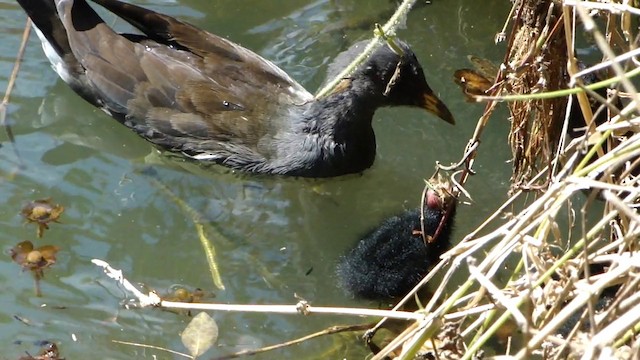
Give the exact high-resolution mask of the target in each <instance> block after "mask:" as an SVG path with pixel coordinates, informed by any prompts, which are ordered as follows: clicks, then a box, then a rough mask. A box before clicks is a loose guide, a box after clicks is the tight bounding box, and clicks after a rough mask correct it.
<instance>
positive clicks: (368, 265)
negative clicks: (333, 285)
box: [336, 190, 455, 301]
mask: <svg viewBox="0 0 640 360" xmlns="http://www.w3.org/2000/svg"><path fill="white" fill-rule="evenodd" d="M451 207H452V208H451V211H450V212H449V214H447V218H446V219H445V221H444V223H443V224H442V225H441V228H440V231H439V233H438V235H437V236H436V237H435V238H434V239H432V241H431V242H429V241H428V242H427V243H426V244H425V240H424V237H423V236H422V233H421V229H422V227H421V226H420V225H421V224H420V209H415V210H410V211H406V212H405V213H403V214H401V215H398V216H393V217H391V218H388V219H386V220H385V221H383V222H382V224H381V225H380V226H379V227H378V228H376V229H375V230H373V231H372V232H370V233H369V234H367V235H366V236H365V237H363V238H362V240H360V242H358V244H357V245H356V247H355V248H353V249H351V251H350V252H349V253H348V254H347V255H345V256H344V257H343V258H342V259H341V260H340V262H339V263H338V266H337V270H336V273H337V276H338V283H339V286H340V287H342V288H343V289H344V290H345V291H346V292H348V293H350V294H352V295H353V296H355V297H358V298H363V299H370V300H380V301H384V300H390V299H395V298H398V297H401V296H404V295H406V294H407V293H408V292H409V291H410V290H411V289H412V288H413V287H414V286H416V285H417V284H418V282H420V280H421V279H422V278H423V277H424V276H425V275H426V274H427V272H428V271H429V270H430V269H431V267H433V265H435V264H436V263H437V262H438V260H439V258H440V255H442V254H443V253H444V252H445V251H446V250H447V249H448V248H449V246H450V242H449V237H450V235H451V228H452V226H453V218H454V215H455V201H453V202H452V204H451ZM445 212H446V205H445V202H444V201H442V199H441V198H440V197H439V196H438V195H437V194H436V192H434V191H433V190H428V191H427V196H426V199H425V206H424V231H425V235H427V236H426V238H429V237H433V236H434V235H435V233H436V230H437V229H438V226H440V222H441V220H442V218H443V216H445Z"/></svg>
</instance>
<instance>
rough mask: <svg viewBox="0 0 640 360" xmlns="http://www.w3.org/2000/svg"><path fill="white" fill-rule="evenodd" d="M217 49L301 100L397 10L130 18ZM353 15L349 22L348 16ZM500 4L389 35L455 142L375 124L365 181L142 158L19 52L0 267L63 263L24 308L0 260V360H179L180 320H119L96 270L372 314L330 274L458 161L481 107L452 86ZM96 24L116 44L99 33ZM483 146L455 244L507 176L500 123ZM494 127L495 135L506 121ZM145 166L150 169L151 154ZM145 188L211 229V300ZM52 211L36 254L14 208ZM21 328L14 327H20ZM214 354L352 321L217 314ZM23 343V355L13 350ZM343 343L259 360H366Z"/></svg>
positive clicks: (492, 28) (256, 7) (37, 52)
mask: <svg viewBox="0 0 640 360" xmlns="http://www.w3.org/2000/svg"><path fill="white" fill-rule="evenodd" d="M136 3H139V4H142V5H145V6H149V7H152V8H154V9H156V10H159V11H161V12H165V13H168V14H171V15H173V16H178V17H180V18H181V19H184V20H187V21H189V22H191V23H194V24H195V25H198V26H201V27H203V28H206V29H207V30H209V31H211V32H214V33H216V34H219V35H222V36H225V37H228V38H229V39H231V40H232V41H235V42H238V43H240V44H242V45H244V46H245V47H248V48H250V49H252V50H254V51H256V52H257V53H259V54H261V55H263V56H265V57H266V58H269V59H271V60H273V61H274V62H275V63H276V64H278V65H279V66H280V67H282V68H283V69H284V70H285V71H287V72H288V73H289V74H291V75H292V76H293V77H294V78H296V79H297V80H298V81H299V82H301V83H302V84H303V85H305V86H306V87H307V88H308V89H310V90H311V91H312V92H314V91H315V90H316V89H317V87H318V86H319V84H320V83H321V82H322V80H323V78H324V71H325V68H326V66H327V65H328V64H329V63H330V61H331V59H332V58H333V57H334V56H335V55H337V53H338V52H340V51H342V50H344V49H346V48H347V47H348V46H349V45H350V44H351V43H353V42H355V41H357V40H361V39H364V38H366V37H368V36H370V34H371V32H370V29H371V27H372V24H373V23H375V22H384V21H386V19H387V17H388V16H389V14H390V13H391V12H392V11H393V9H394V2H392V1H386V0H377V1H369V2H367V4H366V5H362V4H358V3H362V2H359V1H355V0H351V1H302V0H297V1H286V2H277V5H274V4H276V2H268V1H262V0H261V1H255V0H253V1H248V0H247V1H211V0H180V1H137V2H136ZM357 4H358V5H357ZM509 5H510V4H509V2H508V1H504V0H494V1H487V0H485V1H472V0H466V1H465V0H449V1H441V0H436V1H433V2H432V4H431V5H428V6H421V7H419V8H416V9H415V10H414V11H413V12H412V13H411V14H410V15H409V18H408V19H407V26H406V29H404V30H402V31H400V36H401V37H402V38H403V39H404V40H406V41H407V42H409V43H410V44H411V45H412V46H413V49H414V51H415V52H416V54H417V56H418V58H419V59H420V61H421V62H422V64H423V66H424V68H425V70H426V73H427V78H428V80H429V82H430V84H431V86H432V88H433V89H434V90H435V91H436V92H437V93H438V94H439V96H440V97H441V98H442V99H443V100H444V101H445V102H446V103H447V104H448V106H449V108H450V109H451V111H452V112H453V114H454V116H455V117H456V120H457V125H456V126H455V127H452V126H449V125H447V124H445V123H444V122H441V121H439V120H437V119H436V118H434V117H433V116H430V115H427V114H426V113H423V112H421V111H418V110H409V109H398V108H396V109H385V110H383V111H379V112H378V114H377V116H376V118H375V119H374V127H375V130H376V133H377V138H378V156H377V159H376V162H375V164H374V166H373V167H372V168H371V169H369V170H368V171H366V172H365V173H364V174H362V175H361V176H360V175H358V176H346V177H342V178H336V179H328V180H315V181H314V180H300V179H283V178H269V177H252V176H246V175H238V174H233V173H230V172H229V171H227V170H225V169H222V168H216V169H212V170H211V171H208V172H206V173H205V172H202V171H194V169H185V168H184V167H183V166H181V165H182V164H180V163H178V162H176V161H171V160H166V159H162V158H158V157H157V156H153V149H152V147H151V146H150V145H149V144H148V143H147V142H145V141H144V140H142V139H140V138H138V137H137V136H136V135H135V134H133V133H132V132H130V131H129V130H127V129H126V128H124V127H123V126H121V125H119V124H118V123H116V122H115V121H114V120H112V119H110V118H109V117H107V116H106V115H104V114H103V113H102V112H100V111H98V110H96V109H94V108H92V107H91V106H90V105H88V104H86V103H84V101H83V100H81V99H80V98H79V97H78V96H76V95H75V94H74V93H73V92H72V91H71V90H69V89H68V88H67V86H66V85H65V84H64V83H63V82H62V81H61V80H59V79H58V78H57V76H56V75H55V73H54V72H53V71H52V70H51V69H50V67H49V65H48V63H47V60H46V59H45V57H44V55H43V53H42V50H41V48H40V45H39V42H38V40H37V39H36V37H35V36H32V38H31V40H30V42H29V46H28V49H27V53H26V58H25V62H24V64H23V67H22V71H21V73H20V75H19V77H18V79H17V86H16V88H15V90H14V92H13V95H12V101H11V104H10V105H9V108H8V113H7V119H8V122H9V123H10V124H11V125H12V129H13V132H14V134H15V137H16V144H15V149H17V152H18V155H16V153H15V151H14V147H13V146H12V145H11V144H10V143H9V142H8V141H7V137H6V135H4V134H3V135H0V139H1V140H2V147H0V197H2V198H3V199H4V205H3V206H2V207H0V224H1V226H2V229H3V231H2V233H3V236H2V244H3V250H5V253H6V252H7V250H8V249H10V248H11V247H12V246H13V245H14V244H15V243H17V242H19V241H22V240H27V239H28V240H32V241H34V242H36V243H37V244H45V243H47V244H56V245H58V246H60V247H61V248H62V249H61V251H60V253H59V255H58V262H57V264H55V266H54V267H53V268H52V269H50V270H49V271H48V272H47V273H46V277H45V279H44V281H43V283H42V291H43V293H44V296H43V297H41V298H37V297H35V296H34V291H33V281H32V279H31V276H30V274H29V273H26V272H21V271H20V268H19V267H18V266H17V265H16V264H14V263H12V261H11V258H10V257H9V256H8V255H4V256H3V257H0V284H1V287H2V289H3V291H2V292H1V293H0V303H2V304H3V305H2V310H0V324H1V325H2V326H1V327H0V329H1V330H0V348H2V349H3V352H2V353H3V356H4V358H17V357H18V356H19V355H23V354H24V351H30V352H31V353H35V352H36V350H37V346H35V345H33V342H34V341H38V340H44V339H48V340H53V341H56V342H57V343H59V345H60V350H61V353H62V355H63V356H65V357H66V358H67V359H81V358H89V357H97V358H102V359H132V358H149V359H152V358H154V356H156V357H157V358H172V355H169V354H167V353H165V352H162V351H158V350H151V349H142V348H137V347H132V346H128V345H120V344H115V343H113V342H112V340H120V341H131V342H136V343H144V344H150V345H154V346H160V347H166V348H170V349H174V350H177V351H185V349H184V347H183V346H182V344H181V342H180V338H179V334H180V332H181V331H182V329H183V328H184V327H185V325H186V324H187V322H188V321H189V318H186V317H182V316H178V315H175V314H173V313H169V312H161V311H155V310H125V309H123V308H122V306H121V303H122V301H123V300H124V299H126V298H127V296H128V295H127V294H126V293H125V292H124V291H123V290H121V289H120V288H119V287H118V286H116V285H115V284H114V283H113V282H112V281H111V280H109V279H107V278H106V277H105V276H103V275H102V273H101V271H100V270H99V269H97V268H96V267H95V266H93V265H92V264H91V263H90V259H92V258H101V259H104V260H106V261H108V262H110V263H111V264H112V265H113V266H114V267H117V268H121V269H122V270H124V272H125V273H126V275H127V276H128V277H129V278H130V279H131V280H133V281H137V282H141V283H145V284H147V285H148V286H151V287H153V288H156V289H164V288H167V287H169V286H171V285H172V284H186V285H191V286H198V287H201V288H203V289H206V290H207V291H211V292H214V293H215V294H216V298H215V301H219V302H224V303H239V304H294V303H295V302H296V298H295V297H294V294H297V295H299V296H301V297H303V298H305V299H307V300H308V301H310V302H311V303H312V304H313V305H328V306H329V305H330V306H355V305H361V306H375V304H371V303H366V302H361V301H357V300H354V299H350V298H349V297H348V296H346V295H345V294H343V293H342V292H341V291H340V290H339V289H337V288H336V287H335V285H334V283H335V278H334V266H335V263H336V261H337V259H338V257H339V256H340V255H341V254H343V253H344V252H345V251H346V250H347V249H348V248H349V247H350V246H352V245H353V244H354V243H355V242H356V241H357V240H358V237H359V236H360V235H362V234H363V233H364V232H366V231H367V230H368V229H370V228H371V227H373V226H375V225H376V224H377V223H378V222H379V221H380V220H381V219H382V218H384V217H386V216H389V215H391V214H394V213H396V212H399V211H401V210H403V209H407V208H411V207H414V206H416V205H417V204H418V202H419V196H420V192H421V191H422V187H423V180H422V179H423V178H427V177H429V176H430V175H431V174H432V173H433V169H434V163H435V161H436V160H439V161H441V162H443V163H450V162H454V161H457V160H458V159H459V158H460V156H461V154H462V151H463V148H464V146H465V144H466V142H467V140H468V139H469V137H470V136H471V134H472V132H473V128H474V127H475V122H476V119H477V118H478V116H479V114H480V112H481V111H482V105H475V104H469V103H465V102H464V99H463V97H462V95H461V93H460V91H459V90H458V89H457V87H456V86H455V84H454V83H453V81H452V74H453V72H454V71H455V70H456V69H458V68H461V67H467V66H468V64H467V60H466V55H467V54H476V55H479V56H483V57H487V58H490V59H494V60H497V59H499V58H500V54H501V53H502V52H503V50H504V49H503V46H504V45H498V46H494V45H492V43H493V42H492V39H493V36H494V34H495V33H496V32H497V31H499V30H500V27H501V26H502V22H503V20H504V18H505V16H506V13H507V11H508V6H509ZM0 9H1V10H0V20H1V21H0V28H1V30H2V33H3V34H4V35H3V41H2V43H1V44H0V47H1V50H2V56H1V57H0V86H1V87H2V88H5V86H6V83H7V81H8V77H9V74H10V71H11V67H12V65H13V62H14V58H15V53H16V51H17V48H18V45H19V42H20V35H21V32H22V28H23V26H24V15H23V12H22V10H21V9H20V8H19V7H18V5H17V3H14V2H13V1H9V0H0ZM107 19H108V22H114V21H115V23H116V25H117V26H121V27H124V26H123V25H124V24H122V22H121V21H116V20H115V19H114V18H113V17H112V16H107ZM494 119H495V120H494V122H493V123H492V124H490V125H489V128H488V130H487V133H485V136H484V137H483V142H482V144H481V149H484V151H483V150H481V151H480V155H479V158H478V161H477V164H476V170H478V172H479V175H477V176H475V177H473V178H472V179H471V180H470V181H469V182H468V185H467V190H468V191H469V192H470V193H471V194H472V195H473V197H474V200H475V204H474V205H473V206H461V208H460V210H459V211H458V218H457V224H456V229H455V232H454V237H455V239H459V238H461V237H462V236H463V235H464V234H465V233H466V232H467V231H469V230H471V229H473V228H474V227H475V226H476V225H477V224H478V223H479V222H480V221H481V219H483V217H485V216H486V215H487V214H489V213H491V212H493V211H494V209H495V207H496V206H497V205H498V204H499V203H501V202H502V201H503V200H504V199H503V197H502V196H503V195H502V194H504V193H505V191H504V189H505V188H506V186H507V184H506V181H508V178H509V174H510V167H509V165H508V164H506V163H505V161H506V160H508V159H509V157H510V155H509V154H510V152H509V150H508V148H507V147H506V141H505V140H506V133H507V128H508V123H507V121H506V117H505V116H502V117H501V116H497V117H495V118H494ZM501 119H505V120H504V121H503V120H501ZM150 154H151V155H150ZM157 183H161V184H163V185H164V186H166V187H167V188H168V189H170V190H171V191H172V192H173V193H175V194H176V195H177V196H178V197H180V198H181V199H183V200H184V201H185V202H186V203H187V204H189V205H190V206H191V207H192V208H193V209H195V210H196V211H198V212H199V213H200V214H201V215H202V216H203V218H204V219H205V220H206V224H207V225H208V226H211V227H212V228H215V229H217V230H218V231H219V232H220V233H221V234H222V237H215V238H214V239H213V241H214V243H215V246H216V250H217V253H218V257H217V258H218V262H219V266H220V271H221V274H222V279H223V281H224V283H225V285H226V290H225V291H219V290H216V289H215V288H214V286H213V283H212V280H211V277H210V275H209V271H208V267H207V263H206V259H205V257H204V255H203V253H202V249H201V246H200V243H199V241H198V238H197V235H196V230H195V227H194V225H193V223H192V221H191V219H190V217H189V215H188V214H187V213H185V212H184V211H183V209H181V208H180V207H179V206H178V205H177V204H176V203H175V202H174V201H173V200H172V199H171V198H170V197H169V196H168V195H167V193H166V192H165V191H164V190H162V189H161V188H160V187H159V186H158V185H157ZM47 197H51V198H53V199H54V200H55V201H56V202H58V203H61V204H63V205H64V206H65V207H66V208H67V210H66V212H65V213H64V215H63V216H62V219H61V220H62V221H61V223H60V224H53V225H52V229H51V230H49V231H47V232H46V233H45V237H44V239H41V240H36V239H35V228H34V227H32V226H26V225H23V220H22V218H21V217H20V215H19V211H20V208H21V207H22V206H23V205H24V204H25V203H26V202H27V201H28V200H33V199H39V198H47ZM16 317H18V318H21V319H23V320H24V321H18V319H17V318H16ZM213 317H214V318H215V320H216V321H217V323H218V326H219V327H220V338H219V340H218V343H217V345H216V346H215V348H214V349H212V350H211V351H209V352H208V353H207V354H206V357H211V356H220V355H223V354H226V353H229V352H233V351H237V350H240V349H246V348H256V347H260V346H265V345H269V344H273V343H279V342H282V341H286V340H289V339H292V338H296V337H299V336H302V335H305V334H307V333H310V332H314V331H318V330H320V329H323V328H325V327H327V326H330V325H333V324H336V323H340V324H346V323H357V322H363V321H364V319H358V318H352V317H338V316H312V317H300V316H293V315H264V314H243V313H215V314H213ZM16 342H20V343H16ZM366 353H367V351H366V349H365V348H364V347H363V346H362V345H361V344H360V343H359V342H358V341H357V338H356V336H355V335H352V334H349V335H343V336H334V337H325V338H321V339H318V340H313V341H310V342H307V343H305V344H303V345H300V346H295V347H292V348H288V349H286V350H281V351H277V352H274V353H268V354H266V355H261V356H258V357H256V358H264V359H273V358H310V359H315V358H349V359H352V358H356V359H357V358H363V357H364V356H365V355H366Z"/></svg>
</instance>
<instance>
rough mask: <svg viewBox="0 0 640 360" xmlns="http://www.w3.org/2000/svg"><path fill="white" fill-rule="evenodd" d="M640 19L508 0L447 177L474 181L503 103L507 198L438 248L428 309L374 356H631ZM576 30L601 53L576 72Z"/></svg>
mask: <svg viewBox="0 0 640 360" xmlns="http://www.w3.org/2000/svg"><path fill="white" fill-rule="evenodd" d="M639 21H640V10H639V9H637V8H633V7H631V6H629V5H628V2H626V1H625V2H624V3H614V2H612V1H606V2H605V1H583V2H581V1H575V0H565V1H551V0H547V1H539V0H521V1H515V3H514V8H513V11H512V18H511V23H512V30H511V35H510V37H509V40H508V41H509V48H508V51H507V56H506V57H505V62H504V64H503V65H502V66H501V70H500V72H499V73H498V75H497V76H496V84H495V85H494V86H493V87H492V88H491V89H490V90H489V92H488V95H490V96H487V97H484V100H488V101H489V103H488V104H487V108H486V109H487V110H486V112H485V115H484V116H483V117H482V118H481V119H480V121H479V125H478V130H477V131H476V134H475V135H474V138H473V139H472V140H471V141H470V143H469V146H468V148H467V149H466V150H465V155H464V158H463V159H462V161H461V162H460V163H459V164H458V165H459V166H464V169H462V170H461V172H462V175H461V176H456V177H455V178H456V180H457V181H458V182H459V183H461V184H462V185H463V184H464V182H465V181H466V180H467V179H468V177H469V174H471V173H472V168H471V167H472V165H473V158H474V156H475V153H476V152H482V147H481V146H479V142H478V141H477V140H478V138H479V136H480V134H481V133H482V128H483V126H484V124H485V123H486V121H487V120H488V118H489V116H490V114H491V111H492V109H493V108H494V106H495V105H496V102H497V101H505V100H507V101H510V102H509V109H510V113H511V121H512V132H511V136H510V139H509V140H510V143H511V144H512V148H513V154H514V162H513V164H514V172H513V178H512V190H511V193H512V196H511V198H510V199H509V200H508V201H507V202H506V203H505V204H503V206H502V207H501V208H500V209H498V210H497V211H496V212H495V213H494V214H493V215H492V216H491V217H490V218H489V219H487V221H486V222H485V223H483V224H482V225H481V226H480V227H479V228H478V229H476V230H475V231H474V232H473V233H471V234H469V235H467V236H466V237H465V238H464V239H463V240H462V241H461V242H460V244H458V245H457V246H456V247H455V248H454V249H452V250H451V251H450V252H449V253H447V254H445V256H444V257H445V260H447V261H446V262H444V263H443V264H441V266H438V267H436V268H435V269H434V270H433V271H434V272H435V271H439V270H440V271H444V270H446V273H445V275H444V280H443V281H442V282H441V283H440V285H439V287H438V288H437V289H435V295H434V297H433V298H432V299H431V300H430V301H429V302H428V303H427V304H425V305H424V309H423V311H424V312H425V318H424V319H423V320H421V321H418V322H415V323H413V324H412V325H411V326H409V328H408V329H407V330H405V331H404V332H403V333H402V334H400V335H399V336H398V337H397V338H396V339H395V340H394V341H392V342H391V343H390V344H389V345H388V346H387V347H386V348H384V349H383V350H382V351H381V352H379V353H378V354H377V355H375V356H374V357H373V359H382V358H383V357H384V356H386V355H388V354H393V356H394V357H397V358H401V359H413V358H415V357H419V358H440V359H444V358H447V359H452V358H453V359H471V358H483V357H484V358H489V357H491V356H494V355H493V354H495V356H498V355H501V356H505V355H508V356H509V357H513V358H517V359H528V358H532V357H533V358H543V359H558V358H582V359H594V358H606V359H609V358H620V359H629V358H638V356H639V355H638V354H640V338H639V337H638V335H637V334H638V331H639V330H640V292H639V291H638V290H639V289H640V215H639V214H638V206H639V204H640V199H639V197H640V187H639V186H638V174H640V132H639V131H638V129H639V126H640V116H639V115H640V98H639V97H638V92H637V90H636V89H635V87H634V85H633V81H632V80H630V79H629V77H631V76H635V75H636V74H637V73H638V72H640V71H638V69H639V68H640V66H639V65H638V61H637V60H636V58H635V57H636V55H637V54H638V52H639V50H638V49H636V48H637V45H638V38H637V36H638V30H637V27H634V26H632V24H638V22H639ZM579 32H582V33H585V32H586V33H587V34H588V36H590V37H591V38H592V39H593V41H595V43H596V44H597V46H598V47H599V48H600V50H601V51H602V54H603V60H602V61H601V62H600V63H599V64H597V65H596V66H593V67H587V68H586V69H585V70H583V71H580V72H578V70H579V69H580V68H581V66H580V65H579V63H578V61H577V59H576V58H575V51H574V39H575V37H576V33H579ZM567 64H568V65H567ZM582 67H583V68H584V67H585V66H582ZM595 74H597V77H598V78H601V79H609V78H615V79H614V81H610V82H609V83H610V84H615V85H616V87H615V88H612V89H607V88H606V86H607V84H605V85H603V84H598V79H597V78H596V79H594V78H592V77H591V76H594V75H595ZM594 83H595V85H594ZM585 85H588V86H587V87H588V88H589V89H585ZM567 88H571V89H574V90H566V89H567ZM594 88H599V89H600V90H596V91H595V92H594ZM575 89H577V90H575ZM570 91H573V92H574V93H575V92H578V91H579V92H580V94H579V95H576V96H574V97H570V96H568V95H569V93H570ZM550 93H551V94H550ZM587 95H588V96H587ZM618 99H622V101H621V102H620V101H619V100H618ZM565 108H566V109H567V111H565ZM570 109H573V110H570ZM582 122H584V123H582ZM581 123H582V124H581ZM451 169H452V168H449V169H448V170H451ZM479 176H481V174H479ZM471 195H473V194H471ZM489 229H491V230H489ZM493 229H495V230H493ZM454 273H455V274H456V276H455V277H454ZM428 277H429V276H428ZM459 278H462V279H467V280H466V281H464V282H462V284H460V283H459V281H458V282H456V280H455V279H459ZM490 354H491V356H490Z"/></svg>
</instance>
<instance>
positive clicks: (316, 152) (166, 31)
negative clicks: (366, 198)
mask: <svg viewBox="0 0 640 360" xmlns="http://www.w3.org/2000/svg"><path fill="white" fill-rule="evenodd" d="M17 1H18V3H20V5H21V6H22V7H23V8H24V10H25V12H26V13H27V15H28V16H29V17H30V18H31V19H32V20H33V24H34V27H36V28H37V29H38V30H39V36H40V39H41V41H42V45H43V48H44V50H45V54H46V55H47V57H48V58H49V61H50V62H51V64H52V65H53V67H54V69H55V70H56V72H57V73H58V74H59V75H60V77H61V78H62V79H63V80H64V81H65V82H66V83H67V84H69V86H70V87H71V88H72V89H73V90H74V91H75V92H77V93H78V94H79V95H80V96H82V97H83V98H84V99H85V100H87V101H88V102H90V103H91V104H93V105H94V106H96V107H99V108H100V109H102V110H104V111H105V112H106V113H107V114H109V115H111V116H112V117H113V118H115V119H116V120H118V121H120V122H121V123H122V124H124V125H126V126H127V127H129V128H131V129H132V130H133V131H135V132H136V133H137V134H138V135H140V136H141V137H143V138H145V139H146V140H148V141H150V142H152V143H153V144H155V145H157V146H158V147H160V148H162V149H166V150H168V151H171V152H174V153H179V154H182V155H185V156H187V157H189V158H192V159H195V160H197V161H200V162H203V163H218V164H222V165H225V166H227V167H230V168H233V169H236V170H242V171H247V172H255V173H265V174H282V175H294V176H306V177H330V176H338V175H343V174H349V173H357V172H360V171H363V170H365V169H367V168H368V167H370V166H371V165H372V164H373V161H374V159H375V153H376V141H375V135H374V132H373V128H372V126H371V120H372V117H373V114H374V112H375V111H376V109H377V108H379V107H384V106H415V107H421V108H424V109H426V110H427V111H429V112H431V113H433V114H435V115H437V116H439V117H440V118H442V119H443V120H445V121H447V122H449V123H453V117H452V116H451V113H450V112H449V110H448V109H447V107H446V106H445V105H444V104H443V103H442V102H441V101H440V100H439V99H438V98H437V97H436V95H435V94H434V93H433V91H432V90H431V88H430V87H429V85H428V84H427V82H426V79H425V76H424V72H423V70H422V67H421V66H420V64H419V62H418V60H417V58H416V56H415V54H414V53H413V51H411V49H410V48H409V46H408V45H407V44H405V43H403V42H401V41H397V44H398V47H399V48H400V49H401V51H399V52H396V51H394V50H392V49H391V48H390V47H389V46H386V45H382V46H380V47H378V49H377V50H375V51H374V52H373V53H372V54H371V56H370V57H369V58H368V59H367V60H365V61H364V62H363V63H362V64H361V65H360V66H359V67H358V68H357V69H356V70H354V72H353V73H352V74H351V75H350V76H349V77H348V78H345V79H342V81H341V83H340V84H339V85H338V86H337V87H336V88H335V89H334V90H333V91H332V92H331V93H329V94H328V95H326V96H323V97H321V98H314V96H313V95H311V93H309V92H308V91H307V90H305V89H304V88H303V87H302V86H301V85H300V84H298V83H297V82H296V81H295V80H293V79H292V78H290V77H289V76H288V75H287V74H286V73H285V72H284V71H282V70H281V69H279V68H278V67H277V66H275V65H274V64H273V63H271V62H269V61H268V60H265V59H264V58H262V57H260V56H259V55H257V54H255V53H254V52H252V51H250V50H248V49H245V48H243V47H242V46H240V45H237V44H234V43H232V42H230V41H228V40H226V39H224V38H221V37H218V36H216V35H213V34H211V33H209V32H207V31H204V30H202V29H199V28H196V27H195V26H192V25H190V24H187V23H184V22H181V21H179V20H177V19H174V18H172V17H170V16H167V15H163V14H159V13H156V12H154V11H151V10H148V9H145V8H142V7H139V6H135V5H132V4H127V3H123V2H120V1H118V0H93V1H92V2H94V3H96V4H99V5H101V6H102V7H104V8H106V9H107V10H108V11H110V12H112V13H113V14H114V15H116V16H118V17H120V18H121V19H123V20H125V21H127V22H129V23H130V24H131V25H133V26H134V27H135V28H137V29H138V30H139V31H140V32H141V33H142V34H119V33H116V32H115V31H114V30H113V29H112V28H111V27H109V26H108V25H107V24H106V23H105V22H104V21H103V20H102V18H100V16H99V15H98V14H97V13H96V12H95V11H94V10H93V9H92V8H91V6H89V4H88V3H87V1H86V0H17ZM357 45H359V46H361V47H362V44H357Z"/></svg>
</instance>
